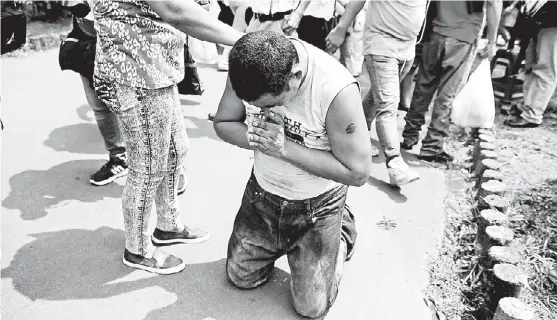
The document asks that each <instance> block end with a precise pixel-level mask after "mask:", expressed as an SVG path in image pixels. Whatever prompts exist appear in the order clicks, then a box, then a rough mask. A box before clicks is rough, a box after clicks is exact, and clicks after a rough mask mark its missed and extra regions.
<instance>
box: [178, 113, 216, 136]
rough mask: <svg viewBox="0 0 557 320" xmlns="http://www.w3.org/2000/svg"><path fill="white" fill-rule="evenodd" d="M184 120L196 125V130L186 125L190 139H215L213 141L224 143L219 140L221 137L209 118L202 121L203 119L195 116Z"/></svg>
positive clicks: (186, 117) (185, 117)
mask: <svg viewBox="0 0 557 320" xmlns="http://www.w3.org/2000/svg"><path fill="white" fill-rule="evenodd" d="M184 119H185V120H186V122H187V121H190V122H192V123H193V124H194V126H195V127H194V128H192V127H188V125H186V127H188V128H187V131H188V136H189V137H190V138H204V137H206V138H209V139H213V140H217V141H222V140H220V139H219V137H217V133H216V132H215V129H214V128H213V122H212V121H209V120H208V119H207V118H205V119H201V118H197V117H193V116H184Z"/></svg>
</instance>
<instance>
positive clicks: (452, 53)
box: [402, 32, 476, 156]
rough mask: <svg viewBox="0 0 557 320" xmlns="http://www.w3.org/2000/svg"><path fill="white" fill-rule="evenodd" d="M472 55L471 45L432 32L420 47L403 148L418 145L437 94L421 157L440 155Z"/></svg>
mask: <svg viewBox="0 0 557 320" xmlns="http://www.w3.org/2000/svg"><path fill="white" fill-rule="evenodd" d="M475 51H476V44H475V43H474V44H470V43H467V42H463V41H460V40H457V39H454V38H450V37H445V36H442V35H440V34H438V33H435V32H432V34H431V38H430V40H429V41H428V42H426V43H424V45H423V52H422V60H421V64H420V67H419V70H418V76H417V78H416V86H415V87H414V95H413V96H412V103H411V104H410V110H408V113H407V114H406V117H405V119H404V120H406V125H405V126H404V131H403V132H402V137H403V138H404V141H405V143H406V144H408V145H414V144H416V143H418V140H419V138H420V131H421V130H422V126H423V125H424V124H425V116H426V113H427V111H428V110H429V105H430V104H431V100H432V99H433V95H434V94H435V92H436V91H438V92H437V98H436V99H435V102H434V104H433V113H432V115H431V122H430V124H429V128H428V131H427V135H426V137H425V138H424V139H423V141H422V150H421V151H420V154H421V155H423V156H433V155H436V154H439V153H441V152H442V151H443V144H444V142H445V137H447V135H448V133H449V126H450V115H451V107H452V104H453V100H454V98H455V97H456V95H457V94H458V93H459V92H460V90H461V89H462V87H463V86H464V85H465V84H466V82H467V81H468V76H469V74H470V68H471V66H472V62H473V61H474V59H473V57H474V53H475Z"/></svg>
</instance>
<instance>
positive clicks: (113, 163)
mask: <svg viewBox="0 0 557 320" xmlns="http://www.w3.org/2000/svg"><path fill="white" fill-rule="evenodd" d="M81 81H82V82H83V89H84V91H85V97H86V98H87V102H88V103H89V106H90V107H91V109H92V110H93V113H94V115H95V120H96V121H97V126H98V128H99V132H100V133H101V136H102V138H103V140H104V145H105V147H106V150H108V156H109V160H108V162H107V163H106V164H105V165H103V166H102V167H101V168H100V169H99V171H97V172H96V173H95V174H93V175H92V176H91V179H90V182H91V184H93V185H96V186H104V185H107V184H109V183H111V182H112V181H114V180H116V179H117V178H119V177H122V176H125V175H126V174H128V165H127V163H126V147H125V146H124V140H123V138H122V133H121V132H120V125H119V122H118V118H117V117H116V115H115V114H114V113H112V111H110V109H109V108H108V107H107V105H106V104H104V103H103V102H102V101H101V100H100V99H99V97H98V96H97V93H96V92H95V89H94V88H93V85H92V81H91V79H88V78H87V77H85V76H83V75H81Z"/></svg>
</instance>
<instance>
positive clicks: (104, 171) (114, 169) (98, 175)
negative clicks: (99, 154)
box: [89, 158, 128, 186]
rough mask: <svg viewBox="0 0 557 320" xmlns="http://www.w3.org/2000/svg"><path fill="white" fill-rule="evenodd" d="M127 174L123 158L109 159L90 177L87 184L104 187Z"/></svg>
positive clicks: (126, 166)
mask: <svg viewBox="0 0 557 320" xmlns="http://www.w3.org/2000/svg"><path fill="white" fill-rule="evenodd" d="M127 174H128V165H127V163H126V160H125V159H123V158H110V160H108V162H107V163H105V164H104V166H102V167H101V168H100V169H99V171H97V172H95V174H93V175H92V176H91V179H90V180H89V182H91V184H92V185H94V186H104V185H107V184H109V183H111V182H112V181H114V180H116V179H118V178H120V177H123V176H125V175H127Z"/></svg>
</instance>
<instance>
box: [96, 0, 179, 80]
mask: <svg viewBox="0 0 557 320" xmlns="http://www.w3.org/2000/svg"><path fill="white" fill-rule="evenodd" d="M91 3H92V9H93V14H94V17H95V28H96V30H97V36H98V41H97V52H96V66H95V76H96V77H99V78H101V79H103V80H106V81H109V82H113V83H118V84H121V85H126V86H129V87H140V88H146V89H159V88H165V87H169V86H172V85H175V84H176V83H178V82H180V81H182V79H183V78H184V37H185V35H184V34H183V33H181V32H180V31H178V30H177V29H175V28H173V27H171V26H170V25H169V24H168V23H166V22H165V21H163V20H162V18H161V17H160V16H159V15H157V14H156V13H155V12H154V11H153V10H152V9H151V8H150V7H149V5H148V4H147V3H146V2H145V1H133V0H118V1H114V0H92V1H91Z"/></svg>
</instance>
